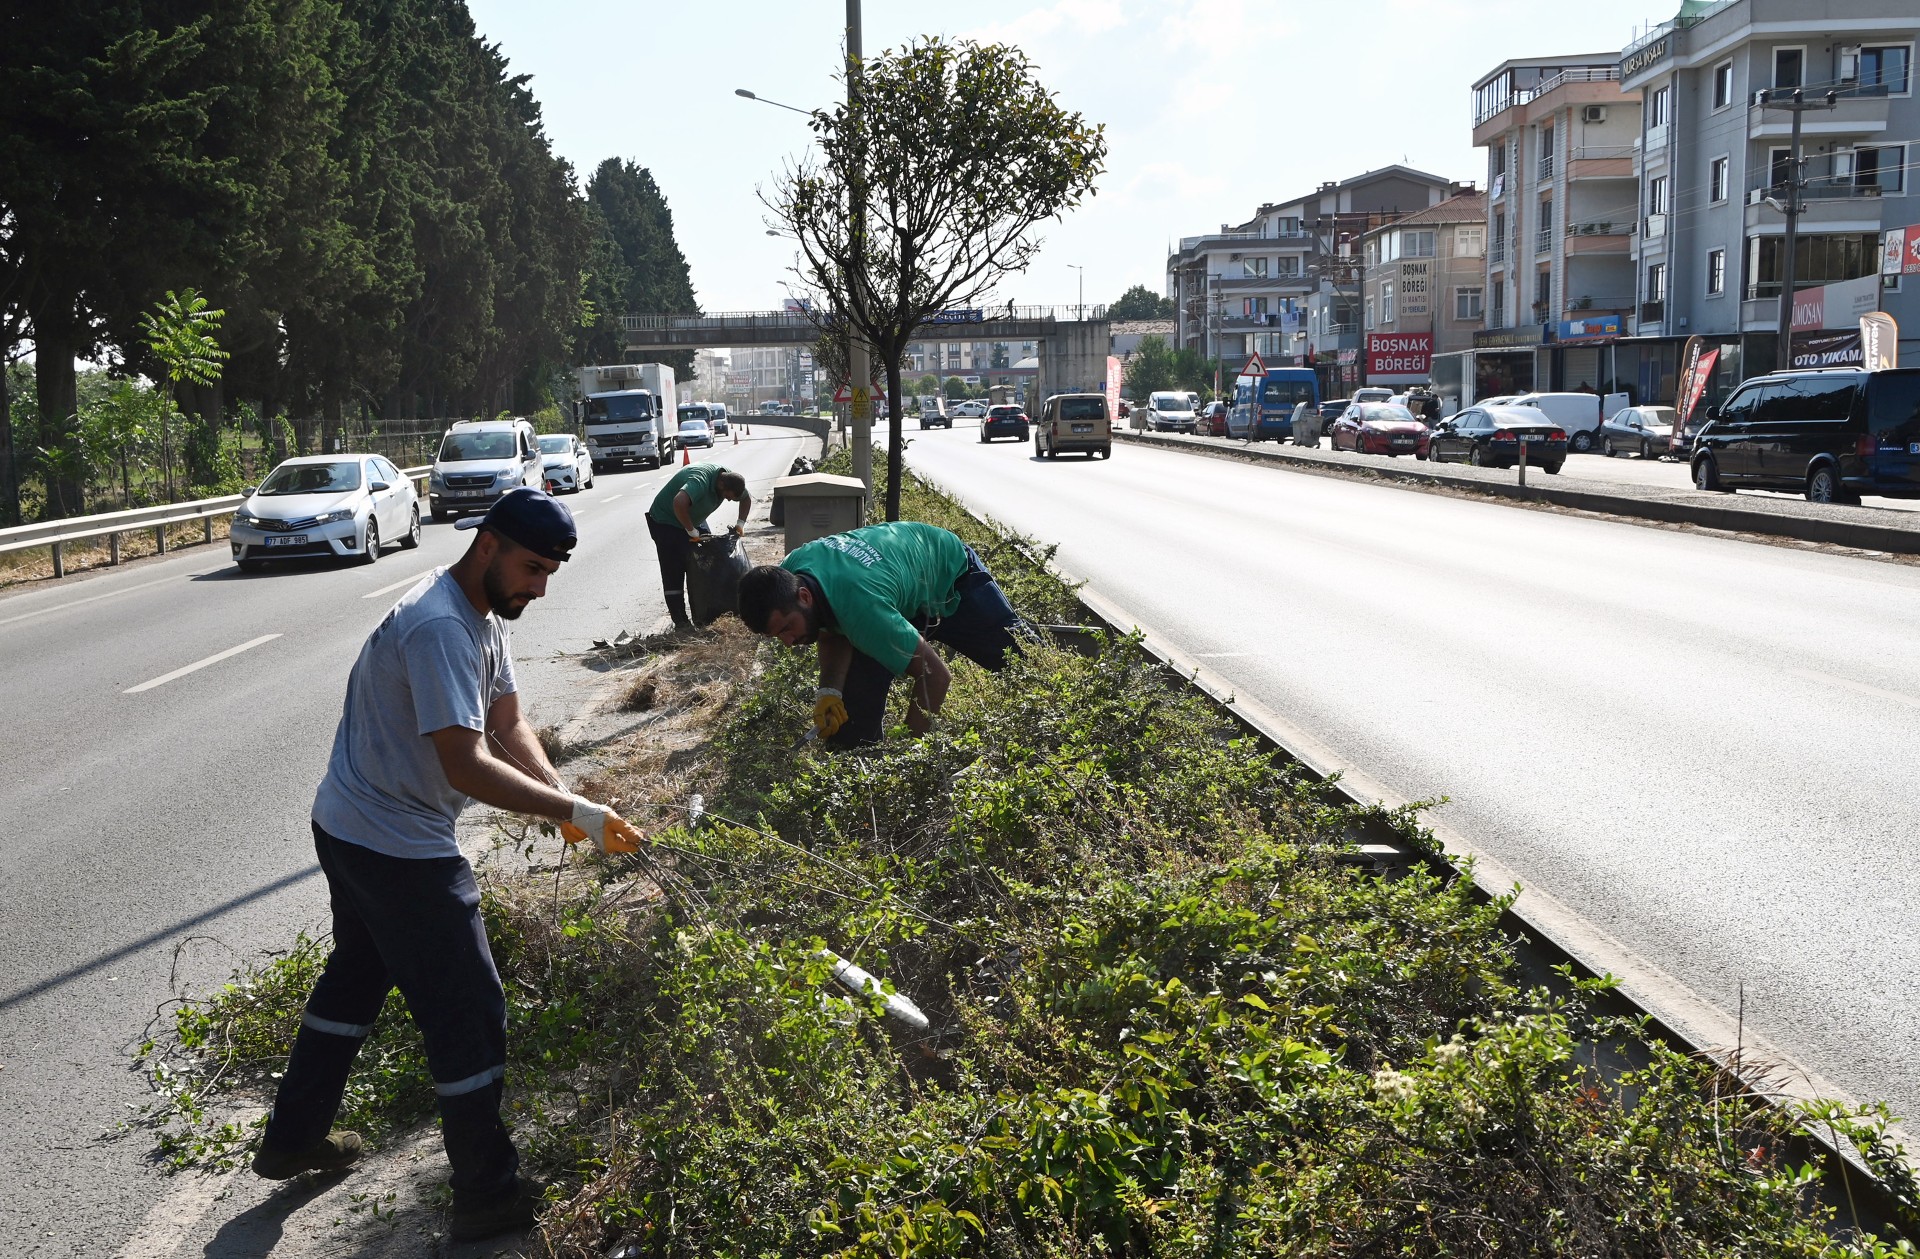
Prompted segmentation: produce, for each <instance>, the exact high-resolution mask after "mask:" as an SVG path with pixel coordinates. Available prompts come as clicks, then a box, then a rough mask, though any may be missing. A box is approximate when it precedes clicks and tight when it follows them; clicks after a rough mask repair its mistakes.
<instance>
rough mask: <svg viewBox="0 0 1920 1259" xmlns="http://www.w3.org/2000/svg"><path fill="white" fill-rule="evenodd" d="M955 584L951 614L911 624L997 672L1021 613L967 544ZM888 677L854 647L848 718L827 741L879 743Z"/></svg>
mask: <svg viewBox="0 0 1920 1259" xmlns="http://www.w3.org/2000/svg"><path fill="white" fill-rule="evenodd" d="M954 589H955V590H957V591H959V592H960V606H959V607H957V608H955V609H954V610H953V615H951V616H947V617H942V618H941V619H940V620H938V621H932V622H922V621H918V620H915V621H913V627H914V628H915V629H917V630H919V631H920V634H921V637H923V638H925V639H927V640H928V641H929V642H935V643H944V644H945V645H947V646H948V647H951V648H953V649H954V650H955V651H957V652H959V653H960V654H961V655H963V656H965V657H966V658H967V659H969V660H971V661H973V662H974V663H975V664H977V665H979V666H980V667H982V668H984V669H991V670H992V671H993V672H995V673H998V672H999V671H1000V670H1001V669H1003V668H1005V667H1006V663H1007V653H1008V652H1010V651H1018V650H1019V643H1018V642H1017V641H1016V640H1015V638H1014V632H1015V630H1016V629H1017V628H1018V626H1019V624H1020V617H1019V615H1018V614H1017V613H1015V612H1014V610H1013V605H1012V604H1010V603H1008V602H1007V595H1006V592H1005V591H1003V590H1001V589H1000V583H999V582H997V581H995V580H994V579H993V574H992V573H989V572H988V571H987V568H986V565H984V564H982V563H981V562H980V557H979V556H978V555H976V554H974V551H973V548H972V547H968V548H967V571H966V572H964V573H962V574H961V575H960V580H959V581H957V582H955V583H954ZM893 681H894V678H893V674H892V673H890V672H888V670H887V667H886V666H885V665H883V664H881V663H880V662H879V661H878V660H875V659H874V658H873V657H872V656H869V655H868V654H867V653H865V652H864V651H861V650H860V649H859V648H855V649H854V652H853V660H852V662H851V663H850V664H849V665H848V666H847V680H846V684H845V685H844V686H842V687H841V692H842V698H841V702H842V703H844V704H845V705H846V706H847V723H846V724H845V725H843V726H841V727H840V729H839V731H838V732H836V733H835V734H834V736H833V737H832V738H831V739H828V740H827V745H828V746H829V747H841V748H848V747H859V746H861V745H863V744H868V743H878V742H879V741H880V737H881V736H882V735H883V734H885V733H886V720H887V693H888V692H889V691H890V690H892V689H893Z"/></svg>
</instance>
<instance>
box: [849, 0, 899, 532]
mask: <svg viewBox="0 0 1920 1259" xmlns="http://www.w3.org/2000/svg"><path fill="white" fill-rule="evenodd" d="M860 61H861V54H860V0H847V107H848V109H849V110H850V111H851V112H852V113H853V115H854V127H855V134H858V133H859V131H858V129H859V126H860V121H859V113H860V83H861V79H860ZM854 161H855V162H856V163H857V165H856V167H855V169H854V170H853V171H852V172H850V174H851V176H852V177H851V178H850V179H849V180H848V181H847V183H848V187H849V188H851V189H852V192H853V196H852V205H850V206H849V207H848V212H849V213H850V214H851V215H852V216H853V222H852V224H851V225H850V226H851V231H850V233H849V235H850V236H851V237H852V243H853V274H852V275H851V276H849V277H848V279H849V280H850V281H851V284H850V285H849V287H850V288H853V289H854V290H856V292H855V295H854V300H855V301H856V302H858V303H860V304H862V305H864V304H865V300H866V280H867V170H866V165H867V155H866V153H865V152H864V151H857V152H856V153H855V154H854ZM851 322H852V321H849V328H848V335H847V377H848V380H847V385H848V387H849V388H851V389H854V390H856V391H857V390H865V389H869V388H870V387H871V386H872V384H873V359H872V356H871V354H869V352H868V350H867V343H866V342H865V341H864V340H862V339H861V336H860V332H859V330H858V329H857V328H854V327H852V326H851ZM856 396H858V394H857V393H856ZM873 411H874V407H873V402H872V400H871V398H869V401H868V403H867V406H866V414H864V415H862V414H861V413H860V409H859V408H857V407H856V408H854V413H853V475H854V476H855V477H856V478H858V480H859V481H860V483H861V484H862V485H864V486H866V487H867V496H868V499H869V501H871V499H872V496H873ZM888 422H889V423H891V422H892V421H891V419H890V420H889V421H888Z"/></svg>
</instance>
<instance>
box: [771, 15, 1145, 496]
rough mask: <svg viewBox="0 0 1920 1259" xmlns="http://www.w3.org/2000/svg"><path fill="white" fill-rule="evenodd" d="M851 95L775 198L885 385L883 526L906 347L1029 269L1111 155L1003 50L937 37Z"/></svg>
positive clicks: (893, 491)
mask: <svg viewBox="0 0 1920 1259" xmlns="http://www.w3.org/2000/svg"><path fill="white" fill-rule="evenodd" d="M849 96H850V99H849V100H848V102H847V103H846V104H843V105H841V106H839V107H837V108H835V109H833V110H831V111H828V110H817V111H815V113H814V115H813V121H812V124H811V125H812V128H813V132H814V137H815V140H816V143H817V144H818V145H819V149H820V154H819V156H818V157H817V158H816V157H809V158H804V159H801V160H800V161H798V162H796V163H795V164H794V165H792V166H790V167H789V168H788V169H787V171H786V173H785V174H784V175H783V176H782V177H781V178H780V180H779V182H778V184H777V185H776V187H775V189H774V191H773V193H772V194H771V195H769V196H767V197H765V198H764V200H765V202H766V204H767V207H768V208H769V209H770V210H772V211H773V212H774V213H775V214H776V215H777V216H778V223H777V225H778V226H780V227H781V228H782V229H784V234H786V235H789V236H791V237H792V238H793V239H794V241H795V242H796V244H797V245H798V246H799V256H798V258H797V260H796V263H795V266H794V271H795V274H796V275H798V276H799V278H800V280H801V282H802V283H803V284H805V285H806V286H807V287H809V288H810V289H812V290H813V292H814V293H815V294H816V295H817V300H816V301H815V302H814V303H813V308H814V309H815V310H818V311H821V312H823V313H822V314H821V316H820V319H821V321H822V323H823V325H824V326H827V327H832V326H834V325H835V323H836V322H838V321H844V322H845V323H846V324H847V325H850V326H851V328H852V330H853V332H854V333H855V334H857V335H859V336H860V337H861V338H862V339H863V340H865V341H866V343H867V344H868V345H869V346H870V347H871V348H872V350H873V356H874V362H875V363H876V364H877V365H879V370H882V371H884V372H885V374H886V378H887V380H886V386H887V403H888V405H887V432H888V436H889V441H888V443H887V500H886V518H887V519H888V520H898V519H899V518H900V446H901V442H900V417H901V413H902V411H903V409H904V408H903V407H902V406H901V389H900V363H901V361H902V359H903V358H904V357H905V355H906V350H907V346H908V344H909V343H910V342H912V341H913V340H915V339H916V338H918V337H920V336H921V335H923V333H924V329H925V326H926V324H927V323H928V321H929V318H930V317H931V316H933V315H934V314H936V313H937V312H940V311H943V310H950V309H956V308H969V307H973V306H976V305H978V304H980V303H981V302H982V300H983V299H984V298H985V296H986V295H987V294H988V293H989V292H991V291H992V289H993V288H994V286H995V284H996V283H998V282H999V281H1000V280H1001V279H1002V278H1003V277H1005V276H1007V275H1009V274H1012V273H1016V272H1019V271H1023V270H1025V269H1026V267H1027V265H1028V264H1029V263H1030V262H1031V261H1032V260H1033V256H1034V254H1035V253H1036V252H1037V251H1038V250H1039V248H1040V238H1039V237H1038V235H1036V233H1035V228H1037V227H1038V226H1039V224H1040V223H1041V222H1042V221H1044V220H1046V219H1049V218H1054V217H1057V216H1060V215H1063V214H1064V213H1065V212H1066V211H1067V210H1069V209H1072V208H1073V207H1074V206H1076V205H1078V204H1079V203H1080V201H1081V200H1082V199H1083V198H1085V197H1087V196H1089V195H1091V194H1092V192H1093V185H1094V181H1095V180H1096V179H1097V178H1098V176H1099V175H1100V173H1101V171H1102V170H1103V169H1104V167H1105V163H1106V155H1107V141H1106V136H1105V133H1104V128H1102V127H1099V126H1096V125H1093V124H1090V123H1088V122H1087V121H1086V120H1085V119H1084V118H1083V117H1082V116H1081V115H1079V114H1077V113H1072V112H1069V111H1068V110H1066V109H1065V108H1063V107H1062V106H1061V105H1060V104H1059V103H1058V102H1057V101H1056V100H1055V99H1054V97H1053V95H1052V93H1050V92H1048V91H1047V90H1046V89H1045V88H1044V87H1042V86H1041V85H1040V83H1039V81H1038V80H1037V79H1036V78H1035V77H1034V75H1033V67H1032V64H1031V63H1030V62H1029V61H1028V60H1027V57H1026V55H1025V54H1024V53H1022V52H1021V51H1020V50H1019V49H1017V48H1010V47H1006V46H1004V45H999V44H985V45H983V44H976V43H972V42H970V41H959V42H954V43H949V42H947V41H945V40H941V39H937V38H934V39H924V40H921V41H920V42H918V43H915V44H912V45H910V46H909V47H906V48H903V49H900V50H898V51H889V52H885V53H882V54H881V55H880V56H879V57H877V58H873V59H870V60H868V61H867V62H865V63H864V64H863V65H862V66H861V67H860V68H859V70H858V73H857V75H856V77H855V80H854V83H853V84H852V91H851V92H850V93H849ZM862 204H864V205H865V207H866V212H865V215H864V216H856V215H855V214H854V212H853V211H854V208H855V207H856V206H860V205H862ZM856 220H858V222H857V221H856ZM860 223H864V231H861V230H860ZM983 339H984V338H983ZM853 383H855V384H860V383H864V382H858V381H856V382H853Z"/></svg>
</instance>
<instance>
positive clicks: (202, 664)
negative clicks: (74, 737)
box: [120, 634, 280, 695]
mask: <svg viewBox="0 0 1920 1259" xmlns="http://www.w3.org/2000/svg"><path fill="white" fill-rule="evenodd" d="M279 637H280V635H278V634H262V635H260V637H258V638H250V639H248V640H247V641H246V642H244V643H241V644H240V645H239V646H238V647H229V648H227V649H226V650H225V651H216V652H214V653H213V654H212V655H211V656H208V657H207V658H206V659H205V660H196V661H194V662H193V663H192V664H190V665H183V666H182V667H180V668H178V669H175V670H174V671H173V672H172V673H163V674H161V675H160V676H159V677H157V678H154V679H153V680H151V681H148V682H142V683H141V684H140V685H138V686H130V687H128V688H127V689H126V690H124V691H122V692H120V693H121V694H122V695H138V694H139V693H140V692H142V691H151V690H152V689H153V688H154V687H156V686H165V685H166V684H167V683H169V682H172V681H174V680H175V679H176V678H184V677H186V676H187V675H188V674H189V673H198V672H199V671H200V670H202V669H204V668H206V667H207V666H208V665H210V664H219V663H220V662H221V661H222V660H226V659H228V658H229V657H232V656H237V655H239V654H240V653H241V652H243V651H252V650H253V649H254V648H255V647H258V646H259V645H260V644H262V643H270V642H272V641H273V640H274V639H276V638H279Z"/></svg>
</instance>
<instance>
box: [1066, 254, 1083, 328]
mask: <svg viewBox="0 0 1920 1259" xmlns="http://www.w3.org/2000/svg"><path fill="white" fill-rule="evenodd" d="M1067 265H1068V266H1070V267H1072V268H1073V269H1074V270H1075V271H1077V272H1079V273H1080V304H1079V305H1077V306H1075V307H1074V308H1073V313H1074V317H1075V318H1076V319H1085V318H1086V317H1087V269H1086V268H1085V267H1083V266H1081V265H1080V264H1079V263H1077V262H1069V263H1068V264H1067Z"/></svg>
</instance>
